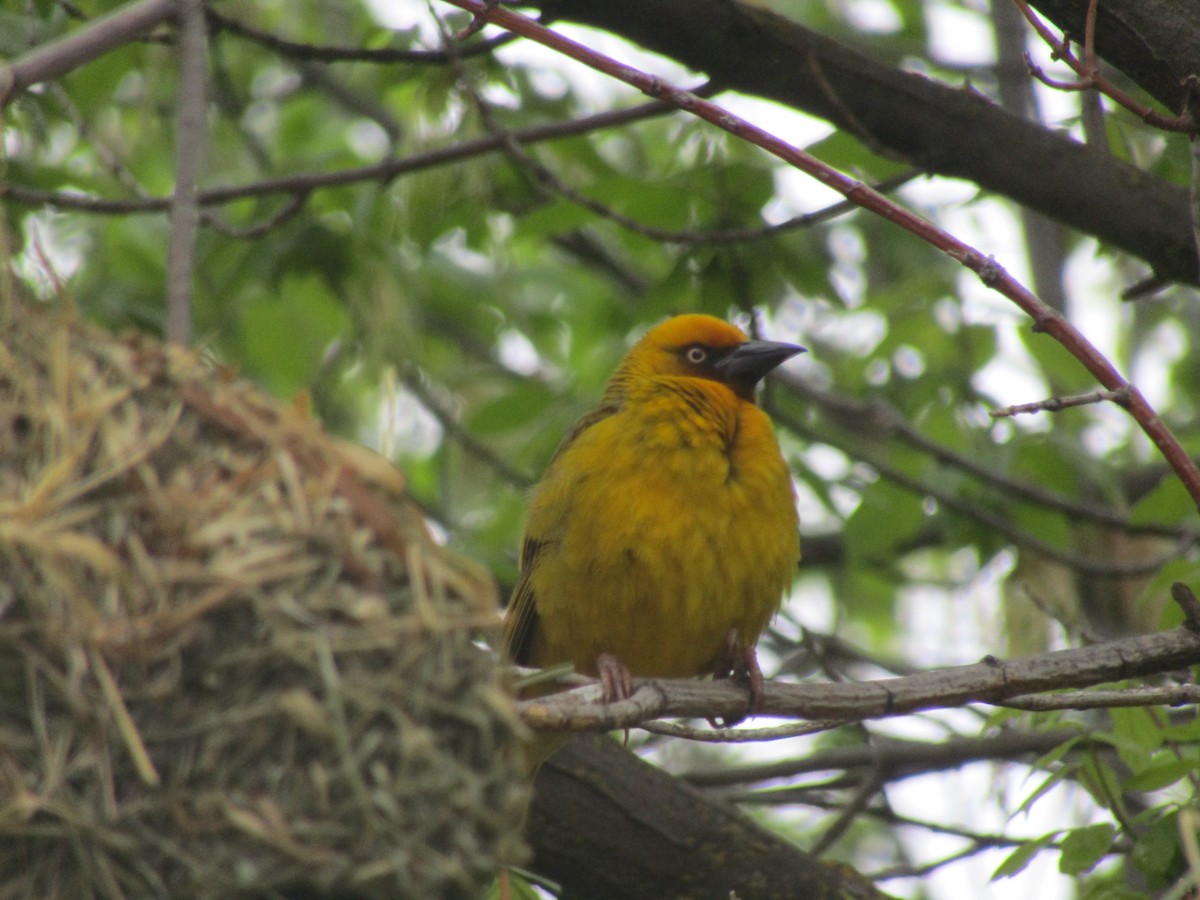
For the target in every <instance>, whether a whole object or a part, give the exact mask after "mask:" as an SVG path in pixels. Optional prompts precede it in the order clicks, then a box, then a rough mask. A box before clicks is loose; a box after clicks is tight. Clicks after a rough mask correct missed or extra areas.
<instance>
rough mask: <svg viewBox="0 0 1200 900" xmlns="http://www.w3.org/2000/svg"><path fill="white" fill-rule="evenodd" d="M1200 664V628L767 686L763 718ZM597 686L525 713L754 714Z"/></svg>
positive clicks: (650, 682) (846, 712)
mask: <svg viewBox="0 0 1200 900" xmlns="http://www.w3.org/2000/svg"><path fill="white" fill-rule="evenodd" d="M1196 664H1200V632H1198V631H1197V630H1196V629H1195V628H1194V627H1192V626H1191V625H1190V624H1189V625H1184V626H1183V627H1180V628H1175V629H1172V630H1171V631H1164V632H1161V633H1158V634H1149V635H1142V636H1139V637H1131V638H1124V639H1122V640H1118V641H1111V642H1109V643H1106V644H1096V645H1093V646H1090V647H1084V648H1080V649H1072V650H1060V651H1057V652H1054V653H1046V654H1042V655H1038V656H1028V657H1020V658H1017V659H1012V660H1000V659H996V658H994V657H987V658H985V659H984V660H983V661H982V662H978V663H975V664H973V665H965V666H951V667H948V668H944V669H934V670H931V671H928V672H919V673H917V674H915V675H906V676H903V677H899V678H886V679H881V680H878V681H865V682H840V683H836V684H783V683H780V682H770V681H768V682H767V683H766V685H765V686H764V693H763V703H762V708H761V710H760V714H761V715H767V716H775V717H780V718H797V719H837V720H840V721H843V722H853V721H862V720H864V719H877V718H885V717H890V716H898V715H904V714H907V713H913V712H918V711H920V710H926V709H944V708H950V707H960V706H966V705H968V704H972V703H988V704H992V705H1007V702H1008V701H1012V700H1014V699H1015V700H1017V701H1018V702H1024V701H1027V700H1028V695H1030V694H1038V693H1044V692H1047V691H1053V690H1061V689H1064V688H1085V687H1090V686H1093V685H1097V684H1104V683H1106V682H1112V681H1123V680H1125V679H1129V678H1137V677H1140V676H1145V675H1156V674H1160V673H1162V672H1170V671H1174V670H1176V669H1179V668H1183V667H1187V666H1191V665H1196ZM599 692H600V689H599V686H598V685H589V686H587V687H583V688H576V689H574V690H571V691H567V692H565V693H561V694H553V695H550V696H545V697H538V698H536V699H532V700H525V701H522V702H520V703H519V704H518V710H519V712H520V714H521V718H522V719H524V721H525V723H526V724H528V725H530V726H532V727H534V728H538V729H546V730H571V731H611V730H614V729H618V728H634V727H637V726H639V725H641V724H642V723H644V722H649V721H651V720H653V719H658V718H662V717H664V716H666V717H677V718H702V717H714V718H715V717H719V718H738V717H740V716H744V715H746V714H747V713H748V709H747V695H746V691H745V690H744V689H742V688H741V687H739V686H738V685H736V684H732V683H730V682H728V681H715V682H703V681H691V680H682V679H671V680H667V679H637V680H635V682H634V692H633V695H632V696H631V697H630V698H629V699H628V700H622V701H619V702H616V703H601V702H600V693H599Z"/></svg>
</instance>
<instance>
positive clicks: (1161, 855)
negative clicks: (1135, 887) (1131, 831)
mask: <svg viewBox="0 0 1200 900" xmlns="http://www.w3.org/2000/svg"><path fill="white" fill-rule="evenodd" d="M1181 857H1182V854H1181V852H1180V849H1179V813H1178V812H1177V811H1176V812H1171V813H1168V814H1167V815H1165V816H1162V817H1160V818H1159V819H1158V821H1156V822H1155V823H1154V824H1153V825H1151V826H1150V827H1149V828H1147V829H1146V830H1145V831H1143V832H1142V833H1141V834H1140V835H1139V836H1138V838H1137V841H1136V842H1135V843H1134V845H1133V854H1132V857H1131V858H1132V859H1133V864H1134V865H1135V866H1136V867H1137V869H1138V871H1139V872H1141V873H1142V874H1143V875H1144V876H1146V880H1147V881H1148V882H1149V885H1150V887H1151V888H1163V887H1166V885H1168V884H1170V882H1171V880H1172V876H1173V875H1174V873H1175V871H1176V870H1177V869H1178V868H1180V866H1181Z"/></svg>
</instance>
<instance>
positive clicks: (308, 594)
mask: <svg viewBox="0 0 1200 900" xmlns="http://www.w3.org/2000/svg"><path fill="white" fill-rule="evenodd" d="M495 609H496V604H495V597H494V589H493V587H492V585H491V581H490V579H489V578H488V577H487V576H486V574H484V573H480V572H479V571H477V570H476V569H475V568H474V567H473V566H472V565H471V564H469V563H468V562H466V561H464V560H461V559H458V558H456V557H455V556H453V555H452V554H450V553H449V552H447V551H446V550H445V549H443V548H442V547H440V546H438V545H437V544H436V543H435V542H434V541H433V540H432V539H431V538H430V536H429V534H428V531H427V529H426V527H425V524H424V522H423V520H422V517H421V515H420V513H419V512H418V510H417V509H416V508H415V506H414V505H413V504H412V503H411V502H410V501H407V500H406V499H405V497H404V483H403V479H402V478H401V477H400V476H399V474H398V473H396V472H395V470H393V469H392V468H391V467H390V466H387V465H386V464H385V463H383V462H382V460H381V459H379V458H378V457H373V456H372V455H370V454H368V453H366V452H365V451H362V450H356V449H355V448H351V447H349V446H347V445H344V444H341V443H339V442H337V441H334V440H333V439H331V438H329V437H327V436H326V435H324V434H323V433H322V432H321V430H320V428H319V427H318V426H317V425H316V424H315V423H313V422H312V421H311V420H310V419H308V418H306V417H305V415H304V414H303V413H302V412H301V411H298V410H294V409H290V408H288V407H285V406H281V405H280V404H278V403H276V402H275V401H273V400H271V399H269V398H267V397H266V396H265V395H263V394H262V393H261V392H259V391H257V390H256V389H254V388H252V387H250V386H247V385H246V384H244V383H241V382H238V381H237V380H235V379H233V378H232V377H231V376H230V375H229V374H228V373H227V372H223V371H222V370H221V368H220V367H218V366H216V365H214V364H212V363H211V362H210V361H206V360H205V359H204V358H203V357H202V356H201V355H199V354H197V353H194V352H189V351H185V350H182V349H179V348H175V347H170V346H163V345H162V344H160V343H158V342H156V341H154V340H151V339H148V338H145V337H140V336H131V337H130V336H127V337H121V338H114V337H113V336H111V335H109V334H106V333H104V332H102V331H99V330H96V329H94V328H91V327H88V326H86V325H84V324H82V323H80V322H79V321H78V318H77V317H76V316H73V315H71V314H70V313H69V312H64V311H62V310H60V309H51V308H48V307H47V306H46V305H39V304H34V303H31V302H25V301H20V302H18V301H15V300H12V299H9V300H7V301H0V898H18V897H20V898H26V897H39V898H56V897H59V898H72V900H74V898H89V897H97V898H135V897H137V898H141V897H231V896H232V897H293V898H298V897H305V898H312V897H364V898H367V897H388V898H396V897H421V898H441V897H472V898H473V897H478V896H481V894H482V890H483V887H484V886H485V885H486V884H487V883H488V882H489V881H490V880H491V879H492V878H493V877H494V875H495V872H496V870H497V867H498V866H499V865H501V864H504V863H512V862H518V861H520V858H521V857H522V854H523V848H522V846H521V843H520V837H519V832H520V828H519V823H520V819H521V815H522V810H523V809H524V806H525V802H526V799H527V793H526V792H527V787H526V785H525V784H524V779H523V778H522V775H521V771H520V765H519V763H518V762H517V760H516V754H514V753H512V752H510V747H511V744H512V742H513V740H514V737H515V736H516V735H517V733H518V731H519V725H518V723H517V720H516V718H515V716H514V713H513V711H512V703H511V700H510V699H509V697H508V695H507V693H506V691H505V689H504V686H503V683H502V678H501V674H500V672H499V671H498V669H497V667H496V665H495V662H494V660H493V659H492V658H491V657H490V656H489V654H488V653H486V652H484V651H483V650H481V649H480V647H479V646H478V645H477V643H476V641H477V639H478V637H479V635H480V633H481V632H483V631H486V630H487V629H489V628H491V627H492V626H494V624H495V622H496V612H495Z"/></svg>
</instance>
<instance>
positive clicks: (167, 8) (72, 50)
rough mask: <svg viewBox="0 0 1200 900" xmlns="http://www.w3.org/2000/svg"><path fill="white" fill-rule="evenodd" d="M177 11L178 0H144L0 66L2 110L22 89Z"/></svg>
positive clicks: (130, 37)
mask: <svg viewBox="0 0 1200 900" xmlns="http://www.w3.org/2000/svg"><path fill="white" fill-rule="evenodd" d="M174 15H175V0H141V2H138V3H131V4H129V5H128V6H125V7H122V8H121V9H118V10H117V11H116V12H114V13H112V14H110V15H107V16H104V17H103V18H99V19H96V20H94V21H93V22H91V23H90V24H89V25H88V26H87V27H86V28H82V29H80V30H79V31H76V32H74V33H72V34H69V35H67V36H66V37H64V38H62V39H61V40H57V41H54V42H53V43H50V44H46V45H45V46H42V47H38V48H37V49H36V50H33V51H31V52H30V53H27V54H26V55H25V56H22V57H21V58H20V59H18V60H17V61H16V62H14V63H12V64H11V65H9V66H5V67H3V68H0V110H3V109H4V108H5V107H6V106H8V104H9V103H10V102H11V101H12V100H13V98H15V97H16V96H17V95H18V94H20V93H21V92H22V91H24V90H26V89H27V88H29V87H31V86H32V85H35V84H39V83H40V82H43V81H49V80H51V79H53V78H58V77H59V76H60V75H65V74H66V73H67V72H70V71H72V70H73V69H77V68H79V67H80V66H82V65H83V64H84V63H87V62H91V61H92V60H93V59H96V58H97V57H100V56H103V55H104V54H105V53H108V52H109V51H110V50H113V49H114V48H116V47H120V46H121V45H122V44H125V43H127V42H128V41H131V40H133V39H134V38H136V37H139V36H140V35H143V34H145V33H146V32H147V31H149V30H150V29H151V28H153V27H154V26H155V25H158V24H159V23H161V22H165V21H166V20H167V19H170V18H171V17H173V16H174Z"/></svg>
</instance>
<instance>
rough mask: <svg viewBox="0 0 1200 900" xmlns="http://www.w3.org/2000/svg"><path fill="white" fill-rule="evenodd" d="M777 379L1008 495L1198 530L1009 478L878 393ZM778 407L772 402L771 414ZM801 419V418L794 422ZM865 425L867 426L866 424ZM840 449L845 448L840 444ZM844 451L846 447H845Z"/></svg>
mask: <svg viewBox="0 0 1200 900" xmlns="http://www.w3.org/2000/svg"><path fill="white" fill-rule="evenodd" d="M772 377H773V378H774V379H775V380H776V382H780V383H783V384H784V385H786V386H787V388H788V389H789V391H791V392H792V393H794V394H796V395H797V396H799V397H801V398H803V399H804V400H807V401H811V402H813V403H816V404H817V405H819V406H820V407H821V408H822V409H823V410H825V411H826V412H828V413H829V414H830V415H831V416H832V417H833V418H834V419H835V420H836V421H837V422H838V423H839V424H842V425H843V427H853V428H854V429H855V431H856V433H858V434H860V435H861V434H862V433H864V432H865V431H866V430H867V429H869V434H870V436H871V438H872V440H874V439H875V438H876V437H877V436H879V435H885V436H889V437H895V438H897V439H899V440H901V441H903V442H904V443H906V444H909V445H910V446H912V447H916V448H917V449H918V450H921V451H922V452H924V453H927V454H929V455H930V456H932V457H933V458H934V459H936V460H937V461H938V462H941V463H945V464H946V465H948V466H953V467H954V468H956V469H959V470H961V471H963V472H966V473H967V474H969V475H972V476H974V477H975V478H978V479H980V480H981V481H983V482H984V483H986V484H989V485H993V486H995V487H997V488H999V489H1001V490H1002V491H1004V492H1005V493H1006V494H1007V495H1009V496H1011V497H1019V498H1021V499H1024V500H1028V501H1030V502H1031V503H1036V504H1038V505H1039V506H1045V507H1048V508H1050V509H1057V510H1060V511H1062V512H1065V513H1069V514H1070V515H1072V516H1076V517H1078V518H1083V519H1088V520H1091V521H1096V522H1100V523H1102V524H1105V525H1111V526H1112V527H1114V528H1119V529H1121V530H1123V531H1127V532H1129V533H1136V534H1142V533H1145V534H1164V535H1168V536H1171V537H1178V538H1186V537H1189V536H1192V537H1194V536H1195V535H1196V530H1195V529H1189V528H1184V527H1180V526H1177V525H1171V526H1167V525H1159V524H1154V523H1145V524H1143V523H1138V524H1134V523H1131V522H1130V521H1129V516H1128V515H1127V514H1125V513H1122V512H1120V511H1118V510H1114V509H1111V508H1109V507H1107V506H1104V505H1102V504H1100V503H1094V502H1091V501H1088V500H1083V499H1079V498H1076V497H1071V496H1068V495H1067V494H1064V493H1061V492H1059V491H1054V490H1051V489H1049V488H1045V487H1042V486H1040V485H1034V484H1031V483H1029V482H1027V481H1022V480H1021V479H1018V478H1012V477H1010V476H1007V475H1005V474H1004V473H1003V472H1001V471H999V470H998V469H997V467H995V466H990V465H986V464H985V463H983V462H981V461H980V459H979V457H978V455H973V454H969V453H960V452H958V451H956V450H952V449H951V448H949V447H947V446H945V445H944V444H940V443H938V442H937V441H934V440H931V439H930V438H929V437H927V436H926V435H924V434H922V433H921V431H919V430H918V429H917V428H915V427H913V426H912V425H911V424H909V423H908V422H906V421H905V420H904V418H903V416H901V414H900V412H899V411H898V410H897V409H896V408H895V407H893V406H891V405H890V404H888V403H886V402H885V401H883V400H880V399H873V400H869V401H864V400H858V399H855V398H851V397H843V396H841V395H839V394H835V393H833V392H831V391H822V390H817V389H815V388H813V387H812V386H811V385H809V384H807V383H806V382H805V381H803V380H802V379H800V378H797V377H796V376H793V375H789V374H788V373H786V372H778V373H776V374H775V375H773V376H772ZM775 409H776V407H774V406H771V407H770V410H771V412H772V415H774V414H775ZM795 424H797V425H798V424H799V423H795ZM864 426H865V427H864ZM842 449H847V448H846V447H843V448H842ZM847 452H849V451H848V450H847Z"/></svg>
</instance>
